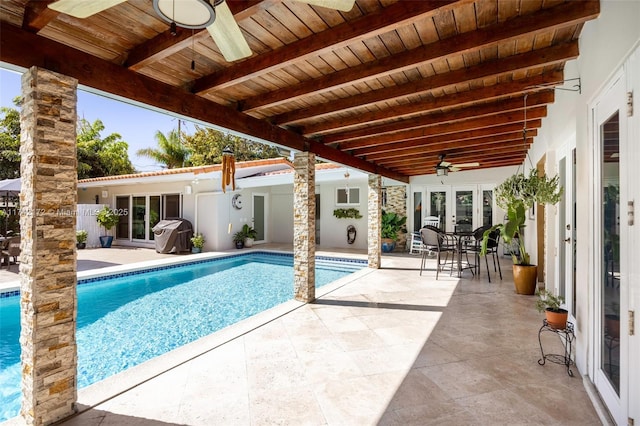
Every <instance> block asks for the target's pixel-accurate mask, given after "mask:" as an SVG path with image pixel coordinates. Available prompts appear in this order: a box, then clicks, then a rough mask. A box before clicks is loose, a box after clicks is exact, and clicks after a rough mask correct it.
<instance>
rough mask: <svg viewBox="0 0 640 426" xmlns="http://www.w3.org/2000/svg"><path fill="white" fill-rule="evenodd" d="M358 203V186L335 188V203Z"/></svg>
mask: <svg viewBox="0 0 640 426" xmlns="http://www.w3.org/2000/svg"><path fill="white" fill-rule="evenodd" d="M358 204H360V188H348V187H347V188H336V205H358Z"/></svg>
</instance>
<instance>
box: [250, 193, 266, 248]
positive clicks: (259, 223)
mask: <svg viewBox="0 0 640 426" xmlns="http://www.w3.org/2000/svg"><path fill="white" fill-rule="evenodd" d="M266 204H267V196H266V194H253V229H255V230H256V233H257V234H258V235H257V237H256V239H255V242H256V243H259V242H264V241H265V240H266V239H267V235H266V234H267V230H266V207H267V205H266Z"/></svg>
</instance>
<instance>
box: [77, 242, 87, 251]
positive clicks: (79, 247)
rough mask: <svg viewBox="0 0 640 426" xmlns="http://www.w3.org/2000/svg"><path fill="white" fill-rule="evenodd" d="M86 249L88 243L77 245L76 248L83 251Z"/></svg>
mask: <svg viewBox="0 0 640 426" xmlns="http://www.w3.org/2000/svg"><path fill="white" fill-rule="evenodd" d="M85 247H87V243H76V248H78V250H82V249H84V248H85Z"/></svg>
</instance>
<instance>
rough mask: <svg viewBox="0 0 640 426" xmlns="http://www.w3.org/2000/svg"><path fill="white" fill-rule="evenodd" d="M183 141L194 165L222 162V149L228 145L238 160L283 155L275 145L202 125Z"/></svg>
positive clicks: (185, 136)
mask: <svg viewBox="0 0 640 426" xmlns="http://www.w3.org/2000/svg"><path fill="white" fill-rule="evenodd" d="M183 143H184V146H185V148H187V149H188V150H189V152H190V153H191V156H190V163H191V165H193V166H205V165H208V164H221V163H222V151H223V150H224V148H225V147H227V146H229V147H230V148H231V149H232V150H233V154H234V156H235V160H236V161H249V160H259V159H263V158H277V157H282V154H280V153H279V152H278V149H277V148H275V147H273V146H270V145H266V144H263V143H259V142H252V141H250V140H247V139H244V138H241V137H239V136H234V135H231V134H228V133H223V132H220V131H218V130H215V129H211V128H207V127H200V126H196V131H195V133H194V134H193V135H184V140H183Z"/></svg>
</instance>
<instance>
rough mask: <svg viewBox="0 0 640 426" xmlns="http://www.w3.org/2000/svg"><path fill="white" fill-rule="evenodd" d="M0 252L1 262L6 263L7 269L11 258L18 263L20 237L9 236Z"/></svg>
mask: <svg viewBox="0 0 640 426" xmlns="http://www.w3.org/2000/svg"><path fill="white" fill-rule="evenodd" d="M1 254H2V262H3V263H4V264H5V265H7V269H9V266H10V265H11V258H13V262H14V263H18V258H19V256H20V237H11V238H9V239H8V240H7V243H6V245H5V246H4V249H3V250H2V252H1Z"/></svg>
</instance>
